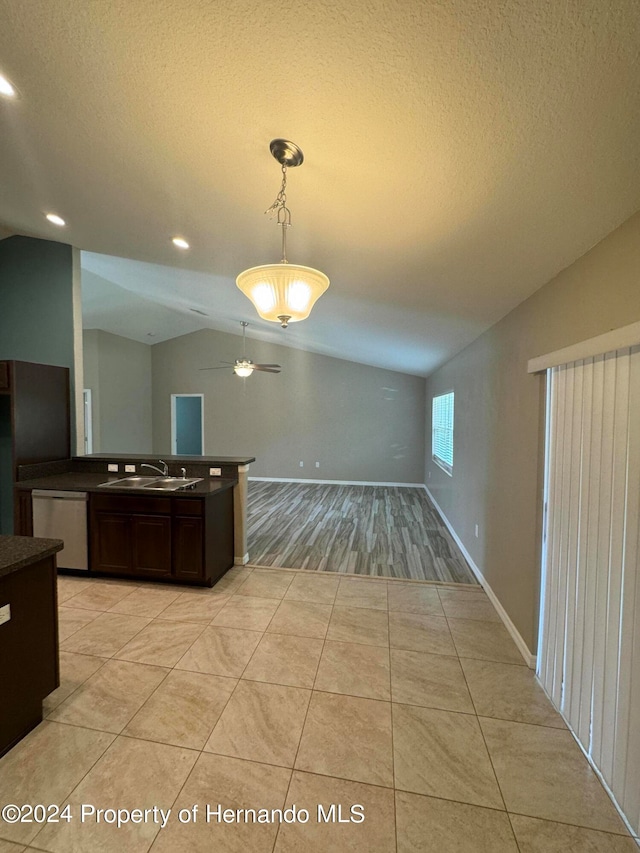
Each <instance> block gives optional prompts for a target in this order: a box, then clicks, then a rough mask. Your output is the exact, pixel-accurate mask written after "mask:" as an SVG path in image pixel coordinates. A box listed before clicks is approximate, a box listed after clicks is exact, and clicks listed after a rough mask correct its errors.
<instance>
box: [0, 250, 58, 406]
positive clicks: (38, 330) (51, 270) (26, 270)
mask: <svg viewBox="0 0 640 853" xmlns="http://www.w3.org/2000/svg"><path fill="white" fill-rule="evenodd" d="M72 255H73V250H72V248H71V246H67V245H66V244H64V243H52V242H50V241H49V240H37V239H35V238H33V237H19V236H18V237H7V238H6V239H5V240H0V359H15V360H17V361H34V362H38V363H40V364H57V365H61V366H62V367H68V368H70V369H71V382H72V387H73V261H72ZM71 399H73V392H72V395H71Z"/></svg>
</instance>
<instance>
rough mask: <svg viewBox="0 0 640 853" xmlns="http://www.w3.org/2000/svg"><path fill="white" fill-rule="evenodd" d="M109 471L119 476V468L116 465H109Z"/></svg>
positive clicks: (110, 463)
mask: <svg viewBox="0 0 640 853" xmlns="http://www.w3.org/2000/svg"><path fill="white" fill-rule="evenodd" d="M107 471H111V472H112V473H113V474H117V473H118V466H117V465H115V464H114V463H113V462H109V464H108V465H107Z"/></svg>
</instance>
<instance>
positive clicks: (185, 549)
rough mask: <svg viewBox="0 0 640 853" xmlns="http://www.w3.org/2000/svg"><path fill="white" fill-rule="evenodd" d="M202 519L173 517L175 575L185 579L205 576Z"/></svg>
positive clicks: (197, 578) (196, 578)
mask: <svg viewBox="0 0 640 853" xmlns="http://www.w3.org/2000/svg"><path fill="white" fill-rule="evenodd" d="M202 556H203V537H202V519H201V518H198V517H197V516H188V517H182V516H176V517H175V518H174V519H173V575H174V577H176V578H183V579H184V580H200V579H202V578H203V577H204V565H203V559H202Z"/></svg>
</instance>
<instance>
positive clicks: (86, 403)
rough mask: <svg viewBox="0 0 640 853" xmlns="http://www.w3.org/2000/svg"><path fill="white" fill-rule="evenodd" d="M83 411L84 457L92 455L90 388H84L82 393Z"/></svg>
mask: <svg viewBox="0 0 640 853" xmlns="http://www.w3.org/2000/svg"><path fill="white" fill-rule="evenodd" d="M82 397H83V411H84V455H85V456H88V455H89V454H90V453H93V404H92V401H91V388H85V389H84V391H83V392H82Z"/></svg>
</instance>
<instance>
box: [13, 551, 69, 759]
mask: <svg viewBox="0 0 640 853" xmlns="http://www.w3.org/2000/svg"><path fill="white" fill-rule="evenodd" d="M61 549H62V542H61V541H60V540H59V539H34V538H32V537H28V536H0V684H2V685H3V689H2V691H1V693H2V701H1V702H0V755H3V754H4V753H5V752H7V750H9V749H11V747H12V746H13V745H14V744H15V743H17V741H19V740H20V739H21V738H23V737H24V736H25V735H26V734H27V733H28V732H30V731H31V729H33V728H35V726H37V725H38V723H39V722H40V721H41V720H42V700H43V699H44V698H45V696H48V695H49V693H51V692H53V691H54V690H55V689H56V687H58V686H59V684H60V675H59V669H58V608H57V594H56V556H55V555H56V553H57V552H58V551H60V550H61Z"/></svg>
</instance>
